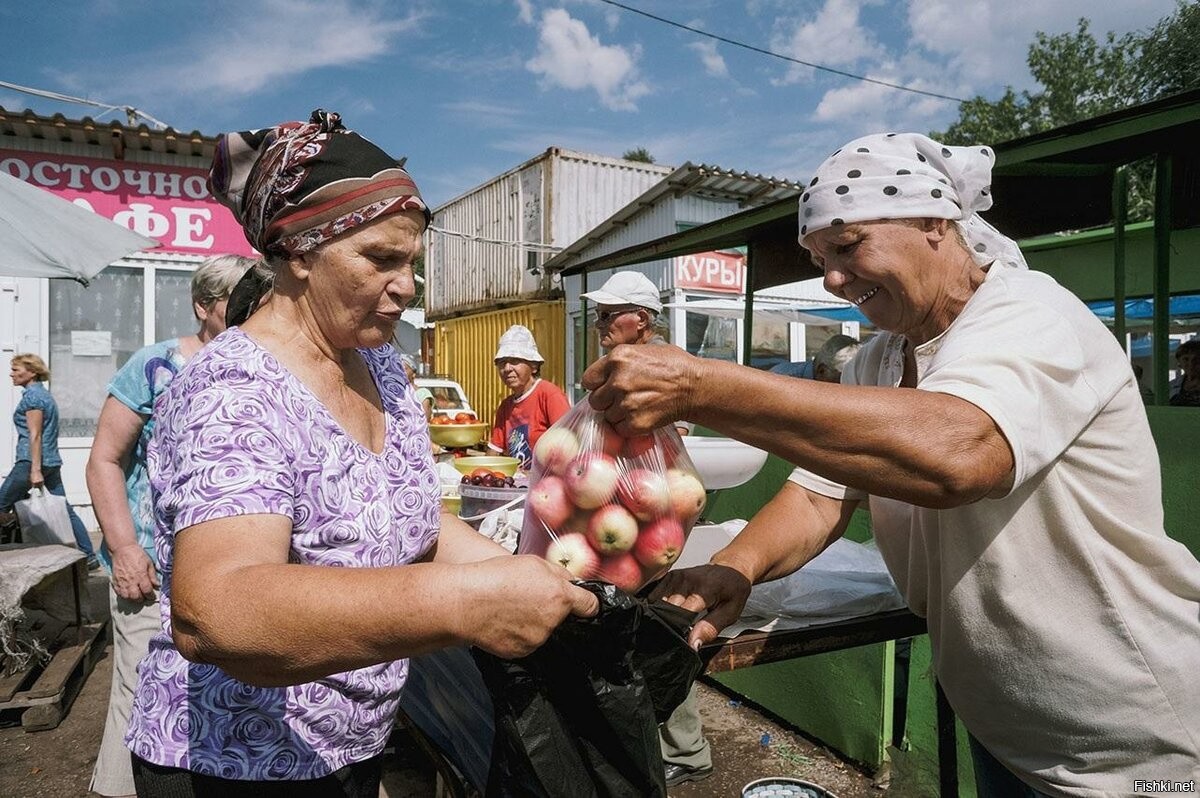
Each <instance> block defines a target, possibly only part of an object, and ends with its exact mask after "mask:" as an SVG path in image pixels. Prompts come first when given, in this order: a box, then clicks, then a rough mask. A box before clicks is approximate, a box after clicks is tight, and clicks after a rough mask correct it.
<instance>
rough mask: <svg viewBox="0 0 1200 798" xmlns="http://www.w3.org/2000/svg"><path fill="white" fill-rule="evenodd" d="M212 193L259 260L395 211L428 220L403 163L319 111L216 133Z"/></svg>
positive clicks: (334, 116) (285, 253)
mask: <svg viewBox="0 0 1200 798" xmlns="http://www.w3.org/2000/svg"><path fill="white" fill-rule="evenodd" d="M209 188H210V189H211V190H212V193H213V196H215V197H216V198H217V199H218V200H219V201H220V202H221V204H223V205H225V206H226V207H228V208H229V209H230V210H232V211H233V213H234V215H235V216H236V217H237V219H238V221H239V222H241V225H242V230H243V231H244V232H245V234H246V240H248V241H249V242H250V244H251V245H252V246H253V247H254V248H255V249H257V250H258V251H259V252H262V253H263V254H264V255H275V256H281V257H289V256H292V255H299V254H301V253H303V252H308V251H309V250H311V249H314V248H315V247H317V246H318V245H319V244H323V243H324V242H326V241H328V240H330V239H332V238H335V237H337V236H339V235H341V234H342V233H345V232H347V231H348V230H351V229H353V228H354V227H357V226H358V225H361V224H366V223H367V222H369V221H371V220H373V219H378V218H379V217H381V216H386V215H387V214H391V213H399V212H400V211H407V210H419V211H422V212H423V213H424V215H425V223H426V224H428V223H429V219H430V215H429V208H428V207H427V206H426V205H425V202H424V201H423V200H422V199H421V193H420V191H418V190H417V184H416V183H414V182H413V179H412V177H411V176H410V175H409V174H408V172H406V171H405V170H404V166H403V161H400V162H397V161H396V159H395V158H392V157H391V156H389V155H388V154H387V153H385V152H384V151H383V150H381V149H379V147H377V146H375V145H374V144H372V143H371V142H369V141H367V140H366V139H365V138H363V137H362V136H360V135H358V134H357V133H355V132H354V131H352V130H348V129H346V128H345V127H343V126H342V119H341V117H340V116H339V115H338V114H336V113H333V112H331V111H324V110H321V109H317V110H316V111H313V113H312V118H311V119H310V120H309V121H308V122H306V123H302V122H284V123H283V124H280V125H276V126H275V127H272V128H266V129H263V130H248V131H242V132H240V133H225V134H223V135H221V136H219V137H218V139H217V149H216V153H215V154H214V155H213V164H212V169H211V170H210V172H209Z"/></svg>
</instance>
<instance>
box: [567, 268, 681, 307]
mask: <svg viewBox="0 0 1200 798" xmlns="http://www.w3.org/2000/svg"><path fill="white" fill-rule="evenodd" d="M582 296H583V297H584V298H585V299H590V300H592V301H593V302H595V303H596V304H597V305H637V306H638V307H640V308H645V309H646V310H652V311H654V312H655V313H662V308H663V306H662V300H661V299H659V295H658V287H657V286H655V285H654V283H652V282H650V278H648V277H646V275H644V274H642V273H641V272H617V273H616V274H614V275H613V276H612V277H609V278H608V280H607V281H606V282H605V283H604V285H602V286H600V288H599V289H598V290H596V291H588V292H587V293H586V294H582Z"/></svg>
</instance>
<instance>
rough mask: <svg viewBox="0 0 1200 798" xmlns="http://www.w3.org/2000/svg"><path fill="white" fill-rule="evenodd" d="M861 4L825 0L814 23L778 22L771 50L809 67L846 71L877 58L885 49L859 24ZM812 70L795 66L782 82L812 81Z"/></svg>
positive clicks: (840, 0) (855, 1) (797, 21)
mask: <svg viewBox="0 0 1200 798" xmlns="http://www.w3.org/2000/svg"><path fill="white" fill-rule="evenodd" d="M862 5H863V3H862V2H860V1H859V0H825V5H824V6H823V7H822V8H821V10H820V11H818V12H817V16H816V17H815V18H813V19H812V20H811V21H805V20H803V19H797V20H779V21H778V22H779V24H780V25H781V26H782V28H781V30H780V31H779V32H777V33H776V35H775V36H773V37H772V41H771V49H772V50H774V51H775V52H777V53H781V54H782V55H787V56H791V57H792V58H797V59H800V60H803V61H807V62H808V63H815V64H821V65H822V66H833V67H846V66H849V65H852V64H855V63H857V62H859V61H863V60H867V59H871V58H875V57H877V56H878V55H879V54H880V53H881V52H883V48H882V46H881V45H880V44H879V43H878V42H877V41H876V39H875V37H874V36H873V35H872V34H871V32H870V31H868V30H867V29H866V28H864V27H862V25H860V24H859V10H860V9H861V7H862ZM812 74H813V70H812V69H811V68H810V67H806V66H801V65H799V64H795V65H793V66H791V67H790V68H789V69H788V71H787V74H786V75H785V76H784V77H783V78H782V79H781V80H780V81H779V83H781V84H783V85H786V84H789V83H798V82H801V81H805V80H808V79H809V78H811V77H812Z"/></svg>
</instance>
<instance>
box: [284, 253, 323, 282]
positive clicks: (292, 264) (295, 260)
mask: <svg viewBox="0 0 1200 798" xmlns="http://www.w3.org/2000/svg"><path fill="white" fill-rule="evenodd" d="M319 251H320V248H319V247H318V248H317V249H311V250H309V251H308V252H301V253H300V254H299V255H293V256H292V257H290V258H288V261H287V270H288V273H289V274H291V275H292V277H294V278H295V279H297V280H307V279H308V275H309V273H311V272H312V270H313V267H314V266H315V265H316V263H317V260H318V258H319V255H318V252H319Z"/></svg>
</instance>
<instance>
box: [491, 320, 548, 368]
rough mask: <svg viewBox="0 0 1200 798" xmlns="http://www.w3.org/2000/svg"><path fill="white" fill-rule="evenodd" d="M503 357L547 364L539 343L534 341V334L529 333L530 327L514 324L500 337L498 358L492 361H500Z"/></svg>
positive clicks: (497, 351) (497, 349)
mask: <svg viewBox="0 0 1200 798" xmlns="http://www.w3.org/2000/svg"><path fill="white" fill-rule="evenodd" d="M502 357H512V358H516V359H517V360H528V361H530V362H532V363H545V362H546V359H545V358H544V357H542V355H541V353H540V352H538V348H537V342H536V341H534V340H533V333H531V332H530V331H529V328H528V327H523V326H522V325H520V324H514V325H513V326H511V327H509V328H508V329H507V330H505V331H504V334H503V335H501V336H500V345H499V346H498V347H497V348H496V356H495V357H493V358H492V360H499V359H500V358H502Z"/></svg>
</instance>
